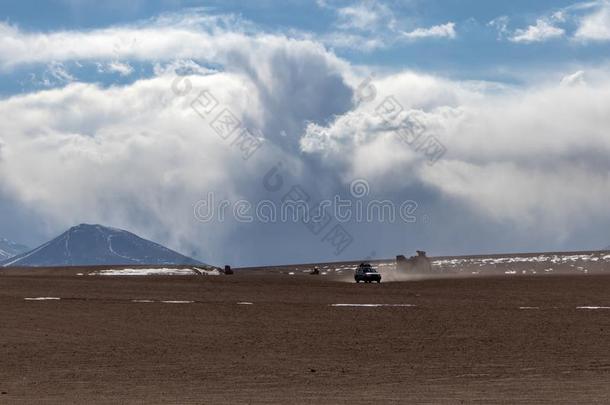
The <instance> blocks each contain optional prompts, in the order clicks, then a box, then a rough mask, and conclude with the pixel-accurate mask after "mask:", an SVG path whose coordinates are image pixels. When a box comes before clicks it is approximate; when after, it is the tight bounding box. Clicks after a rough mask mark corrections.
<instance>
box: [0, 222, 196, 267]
mask: <svg viewBox="0 0 610 405" xmlns="http://www.w3.org/2000/svg"><path fill="white" fill-rule="evenodd" d="M99 265H109V266H110V265H112V266H116V265H205V263H202V262H201V261H199V260H196V259H193V258H191V257H188V256H185V255H183V254H180V253H178V252H176V251H174V250H171V249H169V248H167V247H165V246H163V245H161V244H158V243H156V242H152V241H150V240H147V239H143V238H141V237H139V236H138V235H136V234H134V233H131V232H129V231H125V230H123V229H118V228H111V227H106V226H102V225H98V224H80V225H77V226H74V227H72V228H70V229H68V230H67V231H65V232H64V233H62V234H60V235H59V236H57V237H56V238H54V239H51V240H50V241H48V242H46V243H44V244H42V245H40V246H38V247H37V248H35V249H32V250H29V251H26V252H23V253H21V254H18V255H16V256H14V257H11V258H9V259H6V260H4V261H1V262H0V266H2V267H9V266H10V267H70V266H99Z"/></svg>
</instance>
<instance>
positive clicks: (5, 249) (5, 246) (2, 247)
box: [0, 238, 30, 262]
mask: <svg viewBox="0 0 610 405" xmlns="http://www.w3.org/2000/svg"><path fill="white" fill-rule="evenodd" d="M28 250H30V248H28V247H27V246H24V245H20V244H18V243H15V242H12V241H10V240H8V239H4V238H0V262H2V261H3V260H6V259H10V258H11V257H13V256H17V255H18V254H20V253H23V252H26V251H28Z"/></svg>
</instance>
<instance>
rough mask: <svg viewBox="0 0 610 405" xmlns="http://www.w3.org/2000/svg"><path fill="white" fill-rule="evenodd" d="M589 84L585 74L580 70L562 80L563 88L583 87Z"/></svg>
mask: <svg viewBox="0 0 610 405" xmlns="http://www.w3.org/2000/svg"><path fill="white" fill-rule="evenodd" d="M585 84H587V81H586V79H585V72H584V71H583V70H579V71H577V72H574V73H572V74H570V75H567V76H564V77H563V78H562V79H561V85H562V86H582V85H585Z"/></svg>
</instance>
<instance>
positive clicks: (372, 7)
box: [336, 0, 394, 31]
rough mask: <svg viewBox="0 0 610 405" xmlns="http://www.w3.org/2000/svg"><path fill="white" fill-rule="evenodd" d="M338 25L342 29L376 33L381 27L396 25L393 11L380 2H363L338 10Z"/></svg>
mask: <svg viewBox="0 0 610 405" xmlns="http://www.w3.org/2000/svg"><path fill="white" fill-rule="evenodd" d="M336 12H337V18H338V21H337V25H338V27H339V28H340V29H356V30H361V31H375V30H377V29H378V28H379V27H380V26H381V25H384V26H388V25H392V24H394V15H393V13H392V11H391V10H390V9H389V8H388V7H387V6H386V5H385V4H383V3H381V2H378V1H372V0H369V1H362V2H360V3H356V4H354V5H350V6H347V7H341V8H338V9H337V10H336Z"/></svg>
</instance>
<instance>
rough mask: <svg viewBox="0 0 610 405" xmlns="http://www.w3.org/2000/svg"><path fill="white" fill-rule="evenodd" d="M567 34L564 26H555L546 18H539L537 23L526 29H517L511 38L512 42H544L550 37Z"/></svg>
mask: <svg viewBox="0 0 610 405" xmlns="http://www.w3.org/2000/svg"><path fill="white" fill-rule="evenodd" d="M564 34H565V30H564V29H563V28H559V27H555V26H554V25H552V23H551V22H549V21H547V20H546V19H542V18H539V19H538V20H536V25H530V26H529V27H527V28H525V29H518V30H515V33H514V35H513V36H512V37H511V38H510V40H511V41H512V42H524V43H531V42H543V41H547V40H549V39H554V38H559V37H562V36H563V35H564Z"/></svg>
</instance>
